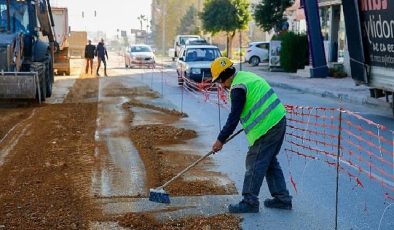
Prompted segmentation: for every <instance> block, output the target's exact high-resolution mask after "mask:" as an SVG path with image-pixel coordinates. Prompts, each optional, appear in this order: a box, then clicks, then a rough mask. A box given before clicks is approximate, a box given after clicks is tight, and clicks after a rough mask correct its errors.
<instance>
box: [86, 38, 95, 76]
mask: <svg viewBox="0 0 394 230" xmlns="http://www.w3.org/2000/svg"><path fill="white" fill-rule="evenodd" d="M95 51H96V46H95V45H92V41H91V40H89V41H88V44H87V45H86V46H85V59H86V68H85V73H86V74H88V72H89V66H90V74H93V59H94V53H95Z"/></svg>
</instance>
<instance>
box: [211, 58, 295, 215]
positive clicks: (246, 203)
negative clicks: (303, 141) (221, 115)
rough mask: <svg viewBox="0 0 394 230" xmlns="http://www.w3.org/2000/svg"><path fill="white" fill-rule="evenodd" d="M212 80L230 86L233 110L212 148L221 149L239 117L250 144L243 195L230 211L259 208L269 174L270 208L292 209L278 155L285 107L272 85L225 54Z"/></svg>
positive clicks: (214, 64) (217, 62)
mask: <svg viewBox="0 0 394 230" xmlns="http://www.w3.org/2000/svg"><path fill="white" fill-rule="evenodd" d="M211 72H212V81H213V82H218V83H220V84H221V85H222V86H223V87H224V88H226V89H229V90H230V100H231V112H230V114H229V116H228V118H227V122H226V124H225V126H224V127H223V129H222V131H221V132H220V133H219V135H218V137H217V140H216V142H215V143H214V144H213V146H212V151H214V152H218V151H220V150H221V149H222V147H223V144H224V143H225V140H226V139H227V138H228V137H229V136H230V135H231V134H232V133H233V132H234V130H235V129H236V127H237V125H238V122H239V121H240V122H241V124H242V126H243V128H244V132H245V134H246V138H247V140H248V144H249V150H248V153H247V155H246V160H245V165H246V172H245V177H244V182H243V188H242V196H243V199H242V200H241V201H240V202H239V203H237V204H231V205H229V207H228V210H229V212H230V213H256V212H259V204H260V203H259V199H258V196H259V193H260V188H261V185H262V183H263V180H264V177H266V180H267V184H268V188H269V191H270V193H271V196H272V197H273V198H272V199H266V200H265V201H264V206H265V207H267V208H279V209H288V210H290V209H292V197H291V196H290V194H289V191H288V190H287V188H286V182H285V178H284V176H283V172H282V169H281V167H280V165H279V162H278V159H277V155H278V153H279V152H280V148H281V146H282V143H283V139H284V136H285V133H286V109H285V107H284V106H283V104H282V103H281V102H280V100H279V98H278V96H277V95H276V93H275V92H274V91H273V90H272V88H271V87H270V85H269V84H268V83H267V82H266V81H265V80H264V79H263V78H262V77H260V76H258V75H256V74H254V73H252V72H245V71H238V72H237V71H236V69H235V67H234V66H233V63H232V62H231V60H230V59H228V58H226V57H219V58H217V59H215V60H214V61H213V62H212V65H211Z"/></svg>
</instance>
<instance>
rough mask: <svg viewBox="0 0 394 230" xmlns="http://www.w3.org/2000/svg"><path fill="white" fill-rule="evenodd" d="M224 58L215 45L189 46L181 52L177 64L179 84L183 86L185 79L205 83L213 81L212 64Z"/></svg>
mask: <svg viewBox="0 0 394 230" xmlns="http://www.w3.org/2000/svg"><path fill="white" fill-rule="evenodd" d="M220 56H222V55H221V53H220V50H219V48H218V47H217V46H214V45H187V46H184V47H183V48H182V49H181V50H180V52H179V58H178V62H177V73H178V84H179V85H182V84H183V78H187V79H190V80H192V81H194V82H205V81H210V80H211V79H212V74H211V63H212V61H213V60H215V59H216V58H217V57H220Z"/></svg>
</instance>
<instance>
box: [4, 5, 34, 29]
mask: <svg viewBox="0 0 394 230" xmlns="http://www.w3.org/2000/svg"><path fill="white" fill-rule="evenodd" d="M0 14H1V15H0V16H1V21H0V32H4V31H7V24H8V20H9V19H10V29H11V31H12V32H28V28H29V11H28V6H27V4H26V2H25V1H10V9H9V14H10V17H9V19H8V16H7V14H8V13H7V1H6V0H0Z"/></svg>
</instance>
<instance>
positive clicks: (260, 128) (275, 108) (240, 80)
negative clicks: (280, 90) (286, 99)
mask: <svg viewBox="0 0 394 230" xmlns="http://www.w3.org/2000/svg"><path fill="white" fill-rule="evenodd" d="M235 88H243V89H244V90H245V91H246V101H245V105H244V108H243V110H242V113H241V119H240V120H241V124H242V126H243V128H244V131H245V133H246V138H247V139H248V142H249V146H252V145H253V144H254V142H255V141H256V140H258V139H259V138H260V137H261V136H263V135H264V134H266V133H267V132H268V130H270V129H271V128H272V127H273V126H275V125H276V124H278V122H279V121H280V120H281V119H282V118H283V117H284V116H285V115H286V108H285V107H284V106H283V104H282V103H281V102H280V100H279V98H278V96H277V95H276V93H275V92H274V91H273V90H272V88H271V86H270V85H269V84H268V83H267V82H266V81H265V80H264V79H263V78H262V77H260V76H258V75H256V74H254V73H251V72H244V71H239V72H238V73H237V74H236V75H235V76H234V79H233V82H232V84H231V88H230V90H232V89H235ZM230 95H231V93H230Z"/></svg>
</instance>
